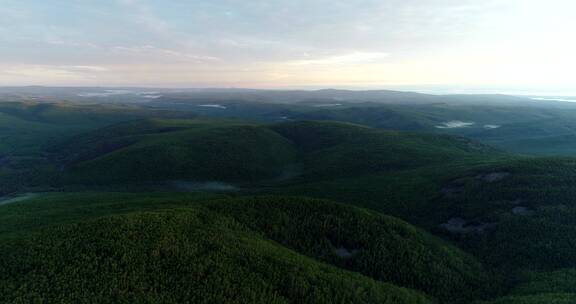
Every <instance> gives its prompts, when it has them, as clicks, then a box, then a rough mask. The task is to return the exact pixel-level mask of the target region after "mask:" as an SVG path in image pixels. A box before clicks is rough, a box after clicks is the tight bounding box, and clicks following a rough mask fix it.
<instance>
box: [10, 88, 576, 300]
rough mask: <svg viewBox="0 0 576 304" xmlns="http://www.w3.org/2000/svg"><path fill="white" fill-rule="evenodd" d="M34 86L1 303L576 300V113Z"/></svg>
mask: <svg viewBox="0 0 576 304" xmlns="http://www.w3.org/2000/svg"><path fill="white" fill-rule="evenodd" d="M28 90H30V91H29V92H28V93H27V92H26V89H21V90H20V91H10V92H9V93H3V94H0V303H455V304H458V303H477V304H501V303H512V304H515V303H521V304H534V303H574V302H576V288H575V287H574V286H576V250H575V248H576V243H575V240H576V225H575V224H574V223H576V205H575V204H574V197H576V154H575V153H576V141H575V140H574V134H576V133H575V130H576V124H575V123H574V121H576V105H572V104H570V103H567V102H553V101H535V100H531V99H529V98H524V97H512V96H503V95H502V96H499V95H489V96H484V95H477V96H474V95H471V96H456V95H454V96H438V95H425V94H415V93H403V92H393V91H365V92H360V91H339V90H321V91H257V90H205V91H181V92H175V91H172V90H171V91H165V92H162V96H161V97H159V98H155V99H153V100H143V99H142V98H141V97H139V96H140V95H138V94H134V95H130V94H127V95H126V96H122V97H121V98H120V97H115V98H102V97H99V98H94V97H83V96H84V95H82V94H81V93H82V92H83V90H86V89H83V88H74V89H71V88H70V89H65V88H63V89H60V90H50V89H45V90H42V89H41V88H34V89H32V88H29V89H28ZM92 90H96V89H92ZM0 93H2V91H0ZM31 95H34V96H36V97H35V98H34V99H31V98H30V96H31ZM38 95H42V97H41V98H37V96H38ZM206 105H211V106H210V107H206Z"/></svg>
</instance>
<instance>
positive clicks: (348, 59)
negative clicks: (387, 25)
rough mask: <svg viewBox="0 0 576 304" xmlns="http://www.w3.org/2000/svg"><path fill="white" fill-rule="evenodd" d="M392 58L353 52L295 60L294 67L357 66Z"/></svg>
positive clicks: (386, 54) (383, 54)
mask: <svg viewBox="0 0 576 304" xmlns="http://www.w3.org/2000/svg"><path fill="white" fill-rule="evenodd" d="M388 56H390V54H388V53H384V52H352V53H346V54H340V55H333V56H326V57H320V58H314V59H304V60H295V61H291V62H289V64H292V65H355V64H367V63H374V62H381V61H382V60H383V59H385V58H387V57H388Z"/></svg>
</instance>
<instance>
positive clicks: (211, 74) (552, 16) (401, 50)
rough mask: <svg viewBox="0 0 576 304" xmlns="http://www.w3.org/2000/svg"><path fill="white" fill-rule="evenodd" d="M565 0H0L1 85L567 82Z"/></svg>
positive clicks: (571, 45)
mask: <svg viewBox="0 0 576 304" xmlns="http://www.w3.org/2000/svg"><path fill="white" fill-rule="evenodd" d="M574 12H576V1H573V0H60V1H58V0H42V1H37V0H0V86H11V85H57V86H63V85H64V86H148V87H250V88H308V87H309V88H322V87H342V88H399V87H406V88H413V89H418V88H420V89H421V90H427V89H430V90H433V89H434V88H441V89H443V90H453V91H459V90H463V91H466V90H470V91H481V90H495V91H513V90H517V91H521V90H522V91H531V92H537V91H542V92H544V91H547V92H548V91H549V92H560V91H572V92H576V77H574V76H573V75H572V74H573V73H574V71H576V59H574V54H576V38H575V37H576V35H575V32H576V18H574Z"/></svg>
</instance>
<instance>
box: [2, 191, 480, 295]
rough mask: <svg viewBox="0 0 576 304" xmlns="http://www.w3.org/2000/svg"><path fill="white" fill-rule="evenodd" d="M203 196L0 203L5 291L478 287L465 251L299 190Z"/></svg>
mask: <svg viewBox="0 0 576 304" xmlns="http://www.w3.org/2000/svg"><path fill="white" fill-rule="evenodd" d="M209 198H210V197H204V198H203V197H198V196H197V197H191V196H190V195H180V197H179V198H178V196H170V195H168V194H164V195H160V194H153V195H148V194H145V193H143V194H131V195H128V194H96V193H94V194H88V195H87V194H83V195H71V194H69V195H49V196H47V197H46V198H40V199H35V200H34V201H28V202H23V203H18V204H14V205H9V206H4V207H1V208H2V211H3V214H7V215H4V216H3V217H4V218H3V221H2V223H3V224H0V231H2V232H1V234H0V252H2V256H3V257H4V259H3V260H2V261H0V268H1V269H2V270H3V271H2V272H1V273H2V274H1V275H0V278H1V279H0V289H2V291H3V292H2V293H1V294H2V297H4V298H3V299H4V300H15V299H21V300H24V301H26V300H28V301H30V300H34V299H40V298H44V299H50V300H53V301H73V300H74V299H79V298H80V297H82V296H88V295H89V296H91V297H93V298H94V299H100V300H102V301H108V300H110V299H115V300H129V301H136V302H139V301H153V302H154V301H165V302H169V303H170V302H174V303H177V302H179V301H182V300H183V299H203V298H205V299H206V300H205V301H207V302H214V301H224V302H226V300H225V299H226V298H228V297H231V296H232V295H233V294H241V295H243V296H242V297H241V298H240V299H247V300H245V301H244V300H242V302H250V301H256V302H260V301H261V302H263V303H265V302H266V301H268V302H269V303H275V302H278V303H284V302H290V303H295V302H298V303H302V302H303V303H308V302H310V303H333V302H334V301H343V302H354V303H355V302H358V303H365V302H379V303H427V300H426V299H425V298H423V297H422V296H420V295H419V294H418V293H415V292H411V291H409V290H405V289H399V288H397V287H394V285H391V284H390V283H392V284H395V285H396V286H403V287H411V288H415V289H418V290H421V291H424V292H427V293H428V294H429V295H433V296H437V297H439V298H441V299H444V300H448V299H450V302H452V303H456V302H459V301H462V300H464V299H467V298H468V299H469V298H471V297H475V296H477V295H476V293H475V291H477V290H479V288H481V287H482V286H483V284H484V282H483V279H482V278H483V277H484V276H485V274H483V273H482V269H481V267H480V266H479V265H478V263H477V262H475V261H474V259H473V258H471V257H469V256H467V255H466V254H464V253H462V252H461V251H459V250H458V249H456V248H454V247H452V246H450V245H448V244H446V243H444V242H442V241H440V240H439V239H436V238H435V237H433V236H431V235H428V234H426V233H424V232H422V231H421V230H419V229H417V228H415V227H412V226H410V225H408V224H406V223H404V222H402V221H399V220H396V219H393V218H389V217H384V216H381V215H378V214H374V213H370V212H366V211H365V210H360V209H356V208H353V207H347V206H344V205H339V204H335V203H330V202H326V201H318V200H309V199H301V198H281V197H264V198H244V199H226V200H207V199H209ZM71 206H74V207H73V208H72V209H70V207H71ZM127 208H128V209H127ZM74 210H75V211H74ZM130 210H133V211H130ZM135 210H147V212H146V213H141V212H136V213H134V211H135ZM10 214H12V215H10ZM49 214H50V215H49ZM115 214H116V216H113V217H109V216H110V215H115ZM31 218H37V219H39V221H35V222H30V221H29V219H31ZM26 223H28V224H26ZM17 227H20V228H17ZM14 233H17V234H16V235H17V236H18V237H17V238H15V237H11V236H15V234H14ZM96 248H98V249H97V250H96ZM345 251H349V254H346V253H345ZM304 256H307V257H304ZM318 261H324V262H327V263H328V264H331V265H332V266H327V265H326V264H323V263H319V262H318ZM370 265H373V267H370ZM32 269H34V270H32ZM79 269H82V271H79ZM344 269H346V270H347V271H345V270H344ZM355 272H357V273H355ZM280 274H281V275H280ZM168 275H169V277H167V276H168ZM53 276H57V277H58V278H59V279H58V280H49V278H50V277H53ZM120 277H123V278H124V279H123V280H122V282H117V280H118V278H120ZM368 277H372V278H373V279H369V278H368ZM200 278H202V279H200ZM246 278H250V279H246ZM8 282H10V284H8ZM79 282H81V285H78V283H79ZM166 282H169V284H167V283H166ZM118 284H120V285H118ZM23 286H26V288H25V289H22V287H23ZM80 286H82V287H81V288H80ZM110 286H120V288H119V289H118V288H112V289H111V288H109V287H110ZM185 286H187V287H186V288H184V287H185ZM24 290H26V291H27V292H23V291H24ZM55 290H66V292H65V293H61V292H54V291H55ZM232 298H234V299H238V298H237V297H232Z"/></svg>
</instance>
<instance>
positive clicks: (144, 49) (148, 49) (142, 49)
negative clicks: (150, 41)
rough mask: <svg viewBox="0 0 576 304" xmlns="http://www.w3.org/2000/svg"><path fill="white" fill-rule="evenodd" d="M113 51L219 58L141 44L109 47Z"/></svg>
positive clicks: (207, 59) (206, 59)
mask: <svg viewBox="0 0 576 304" xmlns="http://www.w3.org/2000/svg"><path fill="white" fill-rule="evenodd" d="M111 51H112V52H113V53H117V54H124V55H131V56H150V57H157V58H164V59H166V58H167V57H168V58H175V59H182V60H187V61H193V62H214V61H219V60H220V59H219V58H216V57H213V56H203V55H197V54H191V53H186V52H180V51H175V50H170V49H165V48H159V47H156V46H152V45H142V46H115V47H113V48H112V49H111Z"/></svg>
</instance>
